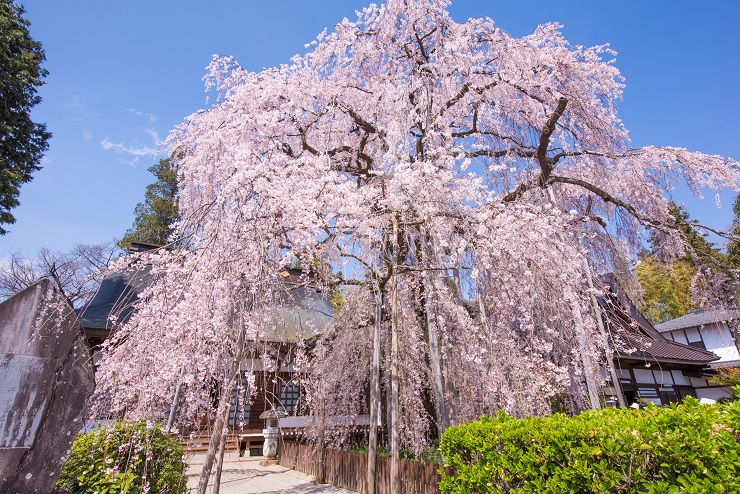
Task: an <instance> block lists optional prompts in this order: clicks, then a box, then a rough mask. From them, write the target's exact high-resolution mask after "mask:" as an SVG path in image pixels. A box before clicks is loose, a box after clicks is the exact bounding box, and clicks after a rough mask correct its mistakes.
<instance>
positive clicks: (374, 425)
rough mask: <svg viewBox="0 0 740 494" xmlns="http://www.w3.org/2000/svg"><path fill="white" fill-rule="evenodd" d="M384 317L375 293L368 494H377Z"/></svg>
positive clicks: (379, 292) (368, 446)
mask: <svg viewBox="0 0 740 494" xmlns="http://www.w3.org/2000/svg"><path fill="white" fill-rule="evenodd" d="M382 315H383V294H382V293H381V291H380V288H376V291H375V324H374V325H373V362H372V374H371V376H370V433H369V434H370V435H369V437H368V441H367V492H368V494H375V487H376V485H377V481H376V474H375V472H376V467H375V465H376V462H377V457H378V422H379V421H380V325H381V319H382Z"/></svg>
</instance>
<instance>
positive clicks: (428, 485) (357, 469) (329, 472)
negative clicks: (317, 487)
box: [278, 442, 454, 494]
mask: <svg viewBox="0 0 740 494" xmlns="http://www.w3.org/2000/svg"><path fill="white" fill-rule="evenodd" d="M280 446H281V449H282V450H281V452H280V455H279V456H278V458H279V459H278V461H279V463H280V465H282V466H284V467H287V468H292V469H295V470H297V471H299V472H303V473H305V474H308V475H314V476H317V475H318V473H319V461H318V458H317V457H316V451H315V449H313V448H312V447H311V446H308V445H305V444H297V443H289V442H284V443H281V445H280ZM439 469H440V466H439V465H435V464H431V463H424V462H420V461H413V460H400V464H399V472H400V477H401V482H400V493H401V494H438V493H439V492H440V491H439V482H440V480H441V479H442V475H440V474H439V472H438V470H439ZM444 471H445V473H446V474H447V475H454V470H453V469H452V468H449V467H445V469H444ZM390 472H391V459H390V458H388V457H378V459H377V463H376V474H375V475H376V479H377V480H376V483H377V485H376V488H375V492H376V493H377V494H390ZM324 481H325V482H327V483H329V484H333V485H335V486H337V487H342V488H344V489H349V490H352V491H355V492H360V493H362V494H366V493H367V455H365V454H360V453H349V452H347V451H337V450H326V466H325V469H324Z"/></svg>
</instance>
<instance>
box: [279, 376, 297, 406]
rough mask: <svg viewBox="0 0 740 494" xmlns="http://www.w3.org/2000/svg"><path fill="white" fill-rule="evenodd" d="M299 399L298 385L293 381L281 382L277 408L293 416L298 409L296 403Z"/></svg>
mask: <svg viewBox="0 0 740 494" xmlns="http://www.w3.org/2000/svg"><path fill="white" fill-rule="evenodd" d="M300 398H301V387H300V385H299V384H297V383H296V382H294V381H293V379H291V380H289V381H283V382H281V384H280V397H279V400H280V402H279V403H278V407H279V408H282V409H283V410H285V411H286V412H288V413H290V414H293V413H295V411H296V409H297V408H298V402H299V401H300Z"/></svg>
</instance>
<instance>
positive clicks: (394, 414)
mask: <svg viewBox="0 0 740 494" xmlns="http://www.w3.org/2000/svg"><path fill="white" fill-rule="evenodd" d="M398 255H399V248H398V218H397V217H396V216H394V217H393V276H392V277H391V282H392V283H393V285H392V286H391V422H392V424H391V494H400V492H401V486H400V476H399V463H400V459H401V457H400V451H399V446H400V443H399V439H400V438H399V434H398V422H399V410H398V407H399V403H398V393H399V369H398V264H399V263H398Z"/></svg>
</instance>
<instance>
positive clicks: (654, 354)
mask: <svg viewBox="0 0 740 494" xmlns="http://www.w3.org/2000/svg"><path fill="white" fill-rule="evenodd" d="M625 339H626V340H627V342H629V343H630V347H631V348H624V347H623V348H620V349H619V356H620V358H621V359H625V360H644V361H648V362H649V361H654V362H683V363H696V364H708V363H709V362H712V361H714V360H718V359H719V357H718V356H717V355H716V354H714V353H713V352H709V351H707V350H702V349H700V348H695V347H692V346H689V345H684V344H682V343H676V342H674V341H660V340H653V339H649V338H647V337H641V336H638V335H630V336H627V337H626V338H625ZM632 349H634V350H635V351H634V352H631V353H630V352H628V350H632Z"/></svg>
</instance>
